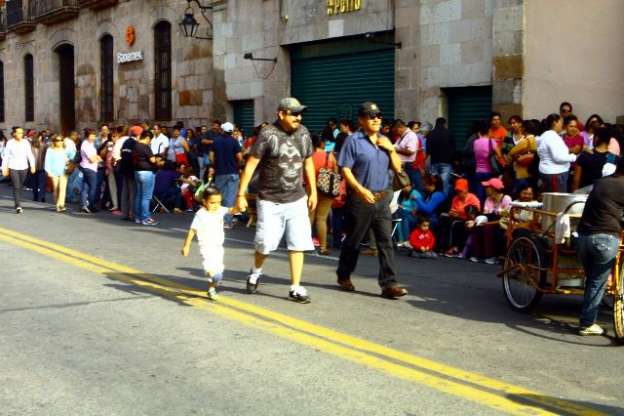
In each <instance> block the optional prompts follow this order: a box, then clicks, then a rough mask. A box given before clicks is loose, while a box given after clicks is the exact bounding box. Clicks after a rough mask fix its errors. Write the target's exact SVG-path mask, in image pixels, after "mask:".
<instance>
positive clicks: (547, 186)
mask: <svg viewBox="0 0 624 416" xmlns="http://www.w3.org/2000/svg"><path fill="white" fill-rule="evenodd" d="M546 126H547V127H548V129H549V130H548V131H546V132H544V133H543V134H542V135H541V136H540V137H539V139H538V140H537V154H538V156H539V158H540V162H539V173H540V178H541V180H542V184H543V188H544V192H568V176H569V173H570V163H571V162H574V161H576V155H575V154H572V153H570V151H569V149H568V146H566V144H565V142H564V141H563V139H562V138H561V136H559V132H560V131H561V130H562V129H563V119H562V118H561V116H560V115H559V114H555V113H553V114H551V115H549V116H548V117H547V118H546Z"/></svg>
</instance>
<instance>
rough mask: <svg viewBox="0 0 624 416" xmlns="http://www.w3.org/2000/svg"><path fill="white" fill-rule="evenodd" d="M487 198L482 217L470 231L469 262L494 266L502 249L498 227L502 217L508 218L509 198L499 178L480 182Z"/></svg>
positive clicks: (500, 233)
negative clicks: (470, 253) (470, 252)
mask: <svg viewBox="0 0 624 416" xmlns="http://www.w3.org/2000/svg"><path fill="white" fill-rule="evenodd" d="M482 185H483V187H484V188H485V194H486V195H487V198H486V200H485V204H484V207H483V214H484V216H480V217H478V218H477V221H476V223H475V227H474V228H473V230H472V236H473V237H472V240H471V242H472V243H473V244H472V247H471V249H472V254H473V255H472V256H471V257H470V261H472V262H475V263H476V262H479V261H483V262H485V263H486V264H496V263H497V256H498V255H499V254H500V248H502V247H504V244H503V243H504V232H503V229H502V228H501V227H500V226H499V221H500V219H501V217H503V216H509V210H510V209H511V197H510V196H509V195H505V193H504V191H505V185H504V184H503V181H502V180H501V179H499V178H492V179H490V180H489V181H485V182H482Z"/></svg>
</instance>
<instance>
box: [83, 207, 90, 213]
mask: <svg viewBox="0 0 624 416" xmlns="http://www.w3.org/2000/svg"><path fill="white" fill-rule="evenodd" d="M82 212H86V213H87V214H91V210H90V209H89V207H88V206H86V205H85V206H83V207H82Z"/></svg>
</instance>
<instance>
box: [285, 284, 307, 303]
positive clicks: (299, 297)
mask: <svg viewBox="0 0 624 416" xmlns="http://www.w3.org/2000/svg"><path fill="white" fill-rule="evenodd" d="M288 297H289V298H290V299H292V300H294V301H295V302H297V303H310V296H308V291H307V290H305V288H304V287H302V286H298V287H297V288H295V289H292V288H291V289H290V291H289V292H288Z"/></svg>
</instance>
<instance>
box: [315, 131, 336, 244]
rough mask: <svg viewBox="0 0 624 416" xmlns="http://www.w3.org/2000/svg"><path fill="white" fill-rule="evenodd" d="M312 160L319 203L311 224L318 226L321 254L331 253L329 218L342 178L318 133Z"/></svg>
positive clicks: (317, 233) (330, 153) (332, 156)
mask: <svg viewBox="0 0 624 416" xmlns="http://www.w3.org/2000/svg"><path fill="white" fill-rule="evenodd" d="M312 145H313V146H314V153H312V161H313V162H314V170H315V172H316V187H317V190H318V203H317V205H316V209H314V210H312V211H310V224H311V225H312V226H313V227H314V226H316V236H317V237H318V240H319V254H320V255H322V256H327V255H329V250H328V249H327V219H328V218H329V213H330V211H331V207H332V203H333V202H334V198H336V197H337V196H338V195H339V194H340V181H341V180H342V178H341V177H340V174H339V173H338V165H337V164H336V158H335V157H334V154H333V153H332V152H326V151H325V143H324V141H323V139H322V138H321V137H320V136H319V135H317V134H313V135H312Z"/></svg>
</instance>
